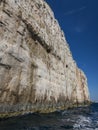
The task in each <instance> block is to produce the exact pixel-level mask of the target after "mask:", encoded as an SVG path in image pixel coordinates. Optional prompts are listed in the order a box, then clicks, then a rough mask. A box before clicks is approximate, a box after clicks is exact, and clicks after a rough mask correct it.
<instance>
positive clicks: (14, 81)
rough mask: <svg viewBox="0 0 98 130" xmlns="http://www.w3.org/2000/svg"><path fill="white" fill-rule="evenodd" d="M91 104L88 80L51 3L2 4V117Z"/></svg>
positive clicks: (13, 0)
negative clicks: (79, 66)
mask: <svg viewBox="0 0 98 130" xmlns="http://www.w3.org/2000/svg"><path fill="white" fill-rule="evenodd" d="M89 101H90V99H89V92H88V87H87V79H86V77H85V75H84V73H83V72H82V71H81V70H80V69H78V67H77V65H76V63H75V61H74V60H73V57H72V54H71V52H70V49H69V46H68V44H67V42H66V40H65V37H64V34H63V32H62V31H61V29H60V27H59V24H58V22H57V20H56V19H55V18H54V14H53V12H52V11H51V9H50V7H49V6H48V5H47V4H46V2H45V1H44V0H1V1H0V117H5V116H13V115H19V114H24V113H28V112H36V111H38V112H52V111H55V110H58V109H64V108H65V109H66V108H69V107H73V106H77V105H80V104H86V103H88V102H89Z"/></svg>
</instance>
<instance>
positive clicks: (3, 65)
mask: <svg viewBox="0 0 98 130" xmlns="http://www.w3.org/2000/svg"><path fill="white" fill-rule="evenodd" d="M0 66H2V67H4V68H5V69H8V70H10V69H11V66H10V65H7V64H3V63H0Z"/></svg>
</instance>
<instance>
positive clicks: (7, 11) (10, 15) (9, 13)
mask: <svg viewBox="0 0 98 130" xmlns="http://www.w3.org/2000/svg"><path fill="white" fill-rule="evenodd" d="M3 12H4V13H6V14H7V15H8V16H9V17H12V13H11V12H10V11H9V10H3Z"/></svg>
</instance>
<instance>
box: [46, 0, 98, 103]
mask: <svg viewBox="0 0 98 130" xmlns="http://www.w3.org/2000/svg"><path fill="white" fill-rule="evenodd" d="M46 2H47V3H48V4H49V5H50V7H51V8H52V10H53V11H54V14H55V17H56V19H57V20H58V21H59V24H60V26H61V29H62V30H63V31H64V33H65V36H66V39H67V42H68V43H69V46H70V49H71V51H72V54H73V57H74V59H75V60H76V62H77V65H78V66H79V68H81V69H82V70H83V71H84V72H85V74H86V76H87V79H88V86H89V90H90V96H91V100H93V101H98V0H46Z"/></svg>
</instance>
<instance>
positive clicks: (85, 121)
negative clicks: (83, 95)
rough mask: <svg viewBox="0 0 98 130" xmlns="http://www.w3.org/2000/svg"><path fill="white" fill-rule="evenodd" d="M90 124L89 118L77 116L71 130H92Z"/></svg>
mask: <svg viewBox="0 0 98 130" xmlns="http://www.w3.org/2000/svg"><path fill="white" fill-rule="evenodd" d="M91 124H92V120H91V119H90V118H89V117H85V116H79V117H78V119H77V120H76V123H75V124H74V125H73V128H74V130H93V128H91Z"/></svg>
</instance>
